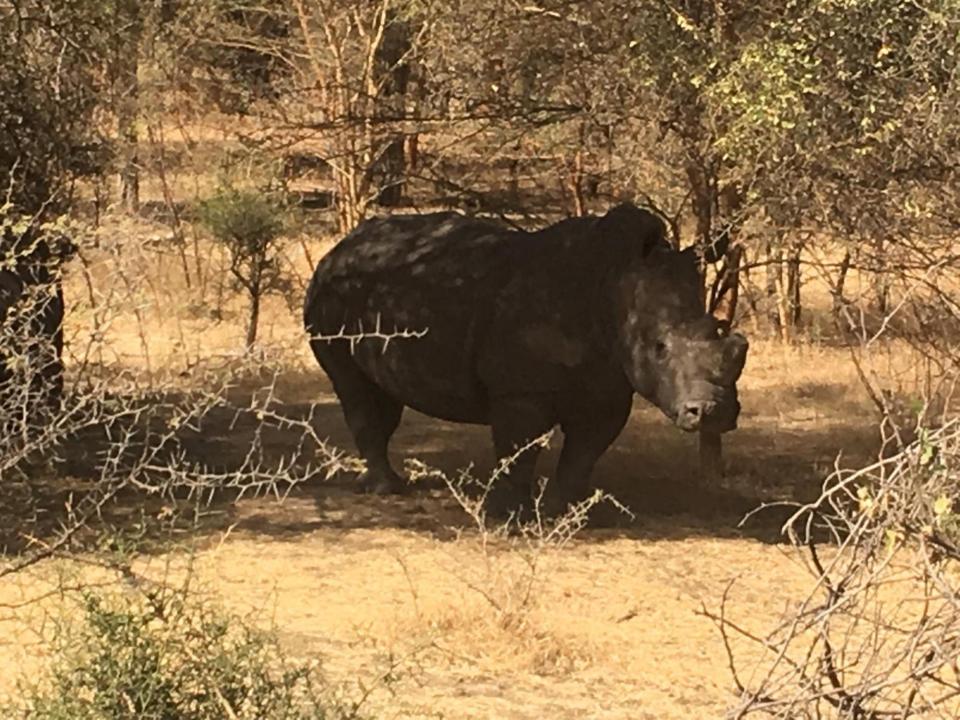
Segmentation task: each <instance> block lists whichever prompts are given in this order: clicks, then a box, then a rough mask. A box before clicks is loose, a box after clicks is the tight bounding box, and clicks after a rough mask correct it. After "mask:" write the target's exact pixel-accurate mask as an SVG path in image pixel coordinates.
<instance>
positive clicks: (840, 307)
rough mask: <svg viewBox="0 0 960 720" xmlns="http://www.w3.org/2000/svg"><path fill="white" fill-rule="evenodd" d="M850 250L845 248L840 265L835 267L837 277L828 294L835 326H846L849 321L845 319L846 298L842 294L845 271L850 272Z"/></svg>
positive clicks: (845, 276)
mask: <svg viewBox="0 0 960 720" xmlns="http://www.w3.org/2000/svg"><path fill="white" fill-rule="evenodd" d="M850 261H851V258H850V251H849V250H847V251H845V252H844V253H843V259H842V260H841V261H840V267H839V268H838V269H837V279H836V280H835V281H834V283H833V287H832V288H830V295H831V296H832V300H833V302H832V308H831V310H832V312H833V321H834V322H835V323H836V324H837V327H848V326H849V323H847V322H844V321H845V319H846V318H845V315H844V311H845V307H846V299H845V298H844V296H843V289H844V286H845V285H846V283H847V273H848V272H850Z"/></svg>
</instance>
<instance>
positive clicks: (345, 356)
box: [312, 342, 407, 495]
mask: <svg viewBox="0 0 960 720" xmlns="http://www.w3.org/2000/svg"><path fill="white" fill-rule="evenodd" d="M312 345H313V351H314V355H316V357H317V360H319V362H320V365H321V366H322V367H323V369H324V371H325V372H326V373H327V376H328V377H329V378H330V382H332V383H333V389H334V392H335V393H336V394H337V397H338V398H339V400H340V408H341V409H342V411H343V417H344V419H345V420H346V422H347V427H349V428H350V434H351V435H353V440H354V443H355V444H356V446H357V452H358V453H359V454H360V457H361V458H363V460H364V462H365V463H366V465H367V469H366V470H365V471H364V472H363V473H362V474H361V475H360V477H359V482H360V488H361V490H362V491H363V492H370V493H375V494H378V495H388V494H399V493H403V492H406V490H407V483H406V482H405V481H404V479H403V478H402V477H401V476H400V475H399V474H398V473H397V472H396V471H395V470H394V469H393V465H392V464H391V463H390V457H389V455H388V446H389V444H390V437H391V436H392V435H393V433H394V431H395V430H396V429H397V426H398V425H399V424H400V418H401V416H402V415H403V407H404V406H403V404H402V403H400V402H399V401H398V400H396V399H395V398H393V397H392V396H390V395H389V394H388V393H387V392H386V391H384V390H383V389H382V388H381V387H379V386H378V385H377V384H376V383H374V382H373V381H372V380H370V379H369V378H368V377H367V376H366V375H364V374H363V372H362V371H361V370H360V368H359V367H358V366H357V364H356V363H355V362H354V360H353V357H352V356H351V355H350V351H349V349H348V348H346V347H339V346H337V345H330V344H326V343H321V342H316V343H312Z"/></svg>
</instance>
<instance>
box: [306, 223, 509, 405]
mask: <svg viewBox="0 0 960 720" xmlns="http://www.w3.org/2000/svg"><path fill="white" fill-rule="evenodd" d="M511 235H513V233H511V232H510V231H508V230H506V229H504V228H502V227H500V226H498V225H495V224H493V223H489V222H485V221H481V220H473V219H470V218H465V217H463V216H461V215H457V214H454V213H435V214H431V215H417V216H393V217H389V218H382V219H379V218H378V219H374V220H369V221H366V222H364V223H362V224H361V225H359V226H358V227H357V228H356V230H354V231H353V232H352V233H350V234H349V235H348V236H347V237H345V238H344V239H343V240H342V241H341V242H340V243H338V244H337V246H336V247H334V248H333V249H332V250H331V251H330V253H328V255H327V256H326V257H325V258H324V259H323V260H322V261H321V262H320V263H319V264H318V266H317V269H316V272H315V273H314V276H313V279H312V281H311V284H310V287H309V289H308V292H307V298H306V301H305V304H304V322H305V325H306V327H307V329H308V331H309V332H310V333H311V334H312V335H315V336H316V335H323V336H332V335H337V334H338V333H341V332H343V333H344V334H347V335H356V334H361V333H363V334H367V335H370V334H371V333H372V334H373V336H371V337H369V338H368V339H364V340H361V341H359V342H357V343H355V344H353V346H352V348H351V351H352V353H353V357H354V359H355V361H356V363H357V364H358V365H359V366H360V368H361V369H362V370H363V371H364V373H365V374H366V375H367V376H368V377H370V378H371V379H372V380H373V381H374V382H376V383H377V384H378V385H379V386H380V387H382V388H383V389H385V390H387V391H388V392H389V393H390V394H391V395H393V396H394V397H396V398H397V399H398V400H400V401H401V402H403V403H404V404H405V405H409V406H411V407H413V408H415V409H417V410H421V411H422V412H425V413H427V414H430V415H434V416H437V417H442V418H446V419H450V420H459V421H463V422H485V419H486V394H485V392H484V391H483V388H482V387H481V386H480V383H479V380H478V378H477V375H476V371H475V356H476V345H477V337H478V336H479V335H480V334H481V333H482V328H483V326H485V324H486V317H485V315H486V313H488V312H489V309H490V308H491V307H492V302H491V298H492V297H493V296H494V295H495V294H496V292H497V290H498V288H499V286H500V284H501V283H502V281H503V275H504V273H503V272H502V270H503V267H504V262H505V261H504V257H503V256H504V252H505V248H507V247H509V246H508V245H506V243H509V242H511V239H510V237H509V236H511ZM398 331H399V332H403V331H407V332H409V333H416V334H420V333H424V332H425V334H423V335H422V337H409V338H403V337H394V338H393V339H391V340H389V341H387V340H386V338H383V337H377V336H378V335H395V334H396V333H397V332H398Z"/></svg>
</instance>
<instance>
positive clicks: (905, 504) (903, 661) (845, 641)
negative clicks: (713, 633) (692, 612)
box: [704, 420, 960, 720]
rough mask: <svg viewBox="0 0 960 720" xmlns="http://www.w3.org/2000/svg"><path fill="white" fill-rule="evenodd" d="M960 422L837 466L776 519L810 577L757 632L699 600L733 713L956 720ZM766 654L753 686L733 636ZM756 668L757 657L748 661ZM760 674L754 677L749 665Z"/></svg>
mask: <svg viewBox="0 0 960 720" xmlns="http://www.w3.org/2000/svg"><path fill="white" fill-rule="evenodd" d="M958 468H960V420H954V421H951V422H948V423H946V424H945V425H943V426H942V427H940V428H938V429H932V430H923V431H921V432H920V433H919V437H918V438H917V440H915V441H914V442H912V443H910V444H908V445H907V446H906V447H904V448H903V449H902V450H900V451H899V452H895V453H893V454H891V455H888V456H881V458H880V459H879V460H877V461H876V462H875V463H873V464H871V465H869V466H867V467H865V468H862V469H859V470H840V469H838V470H837V471H835V472H834V473H833V474H832V475H831V476H830V477H829V478H828V479H827V480H826V482H825V483H824V485H823V489H822V493H821V495H820V497H819V498H818V499H817V500H816V501H815V502H812V503H810V504H808V505H804V506H803V507H801V508H799V509H798V510H797V511H796V512H795V513H794V514H793V516H792V517H791V518H790V519H789V521H788V522H787V523H786V525H785V526H784V531H785V532H786V533H787V534H788V536H789V538H790V539H791V540H792V541H793V542H794V543H796V544H798V545H801V546H804V547H805V548H806V555H805V558H806V564H807V567H808V569H809V570H810V572H811V574H812V576H813V578H814V582H813V585H812V589H811V591H810V593H809V595H807V596H806V597H805V598H803V599H802V600H801V601H800V602H799V603H798V605H797V606H796V607H795V609H793V610H792V611H791V612H790V613H789V614H787V615H786V616H785V617H784V618H783V620H782V623H781V624H780V625H778V626H777V627H776V628H774V630H773V631H772V632H770V633H768V634H765V635H760V634H756V633H755V632H752V631H751V630H749V629H747V628H746V627H744V626H743V625H741V624H740V623H738V622H737V621H736V619H735V618H731V609H730V608H729V607H727V606H728V596H727V597H725V598H724V602H723V606H722V607H721V610H720V611H719V612H712V611H710V610H706V609H705V610H704V612H705V614H707V615H708V616H709V617H711V618H712V619H713V620H714V621H715V622H716V623H717V625H718V626H719V628H720V630H721V632H722V633H723V637H724V640H725V642H726V647H727V651H728V653H729V659H730V665H731V669H732V670H733V675H734V679H735V682H736V686H737V689H738V691H739V695H740V699H739V702H738V704H737V706H736V707H735V708H734V709H733V710H732V712H731V717H735V718H742V717H752V716H759V717H771V718H784V719H786V718H791V719H794V718H850V719H862V720H868V719H869V720H882V719H885V718H890V719H891V720H892V719H893V718H910V717H930V718H948V717H950V718H952V717H956V716H957V713H958V712H960V672H958V660H960V514H958V510H960V487H958V485H957V482H956V478H957V471H958ZM736 636H739V637H740V638H741V640H742V639H746V640H748V641H750V642H752V643H755V644H756V645H757V646H758V647H759V648H760V649H761V650H762V651H763V653H764V659H763V660H762V661H761V663H760V667H761V668H762V669H763V671H762V672H761V674H760V679H759V680H753V681H750V682H747V681H746V680H744V679H743V677H745V676H744V675H743V674H742V673H743V670H744V668H743V667H742V663H739V662H738V661H737V656H736V654H735V652H734V645H735V643H733V639H734V637H736ZM756 669H757V668H756V667H754V668H753V670H756ZM753 677H757V675H755V674H754V675H753Z"/></svg>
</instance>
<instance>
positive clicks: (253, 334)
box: [247, 290, 260, 351]
mask: <svg viewBox="0 0 960 720" xmlns="http://www.w3.org/2000/svg"><path fill="white" fill-rule="evenodd" d="M259 325H260V292H259V291H256V292H254V291H252V290H251V291H250V321H249V322H248V323H247V351H250V350H253V346H254V345H255V344H256V342H257V329H258V327H259Z"/></svg>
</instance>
